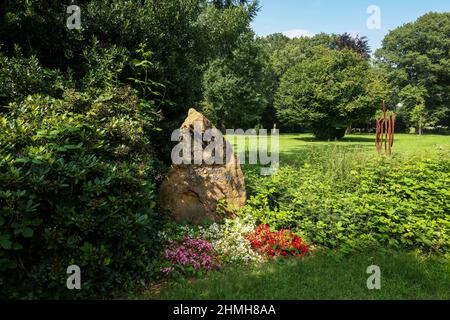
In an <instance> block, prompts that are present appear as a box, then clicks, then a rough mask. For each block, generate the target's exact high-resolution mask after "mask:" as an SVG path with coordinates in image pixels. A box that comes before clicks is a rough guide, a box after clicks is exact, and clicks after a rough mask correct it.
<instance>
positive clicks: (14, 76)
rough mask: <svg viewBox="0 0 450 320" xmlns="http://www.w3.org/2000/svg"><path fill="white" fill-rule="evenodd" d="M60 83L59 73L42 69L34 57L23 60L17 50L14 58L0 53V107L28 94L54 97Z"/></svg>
mask: <svg viewBox="0 0 450 320" xmlns="http://www.w3.org/2000/svg"><path fill="white" fill-rule="evenodd" d="M62 81H63V80H62V76H61V74H60V72H59V71H56V70H50V69H46V68H44V67H42V65H41V64H40V63H39V61H38V60H37V58H36V57H35V56H31V57H30V58H24V57H23V56H22V55H21V54H20V51H18V50H17V51H16V54H15V56H14V57H12V58H8V57H6V56H5V55H3V54H2V53H1V52H0V88H2V90H1V91H0V106H3V105H6V104H8V103H10V102H13V101H20V100H22V99H24V98H25V97H26V96H27V95H29V94H36V93H42V94H53V95H56V94H57V93H58V92H59V91H60V90H59V88H60V87H61V86H62Z"/></svg>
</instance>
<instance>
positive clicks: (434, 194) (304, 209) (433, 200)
mask: <svg viewBox="0 0 450 320" xmlns="http://www.w3.org/2000/svg"><path fill="white" fill-rule="evenodd" d="M330 158H331V160H329V161H330V162H332V161H333V157H330ZM347 158H351V157H350V156H348V155H347ZM339 159H340V158H339V157H334V161H335V167H333V168H332V169H330V170H324V166H323V163H322V164H320V165H309V164H305V165H304V166H302V167H298V168H293V167H283V168H281V169H280V170H279V171H278V173H277V174H276V175H274V176H271V177H269V178H258V179H250V180H248V183H249V189H250V190H251V192H252V195H251V197H250V198H249V200H248V205H247V207H246V208H245V209H244V210H243V211H244V213H246V214H249V215H251V216H253V217H254V218H255V219H256V220H257V221H259V222H262V223H266V224H269V225H271V226H273V227H276V228H293V229H301V230H302V232H303V233H304V235H305V237H306V239H307V240H308V242H311V243H314V244H316V245H322V246H325V247H328V248H341V249H343V250H347V249H349V250H350V249H351V248H354V247H355V246H360V245H364V246H365V245H368V244H378V245H383V246H385V245H386V246H392V247H394V248H413V249H416V248H417V249H420V250H423V251H427V252H435V253H439V254H449V253H450V192H449V190H450V189H449V178H450V161H449V160H448V155H447V156H446V155H443V156H442V157H441V158H440V159H434V160H429V159H425V160H418V159H408V160H405V159H400V158H394V159H389V158H381V159H378V160H373V159H372V160H369V159H366V162H361V163H359V164H354V165H353V166H348V163H352V162H351V161H350V160H349V159H347V161H346V162H343V163H342V164H341V165H338V164H337V163H336V162H337V161H336V160H339ZM344 164H345V166H344ZM331 173H333V175H331ZM339 173H340V174H341V175H342V176H340V177H339V176H338V177H336V175H338V174H339Z"/></svg>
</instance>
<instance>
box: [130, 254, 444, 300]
mask: <svg viewBox="0 0 450 320" xmlns="http://www.w3.org/2000/svg"><path fill="white" fill-rule="evenodd" d="M371 265H377V266H379V267H380V270H381V289H380V290H369V289H368V288H367V284H366V283H367V279H368V277H369V276H370V274H367V273H366V270H367V267H369V266H371ZM139 298H140V299H169V300H185V299H192V300H197V299H200V300H202V299H209V300H215V299H223V300H230V299H242V300H273V299H281V300H297V299H300V300H303V299H304V300H317V299H325V300H336V299H339V300H343V299H354V300H360V299H363V300H375V299H376V300H386V299H393V300H410V299H417V300H420V299H450V261H448V260H444V259H438V258H428V259H425V258H422V257H420V256H417V255H415V254H413V253H398V252H397V253H394V252H374V253H370V254H369V253H367V254H360V255H349V256H345V257H342V258H337V257H329V256H311V257H307V258H303V259H295V258H292V259H279V260H276V261H272V262H268V263H265V264H264V265H262V266H260V267H255V268H251V269H244V270H243V269H241V268H239V269H230V268H229V269H224V270H222V271H220V272H214V273H210V274H209V275H208V276H207V277H205V278H203V279H196V280H182V281H178V282H172V283H171V284H170V285H169V286H168V287H167V288H165V289H163V290H162V291H161V292H157V291H154V290H149V291H147V292H146V293H145V294H143V295H142V296H140V297H139Z"/></svg>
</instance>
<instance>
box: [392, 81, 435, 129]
mask: <svg viewBox="0 0 450 320" xmlns="http://www.w3.org/2000/svg"><path fill="white" fill-rule="evenodd" d="M426 95H427V90H426V89H425V88H424V87H416V86H413V85H407V86H406V87H404V88H403V89H402V90H401V91H400V92H399V97H400V99H401V106H402V107H401V110H400V113H401V115H403V114H404V115H405V118H406V119H407V120H408V121H409V124H410V125H413V126H414V127H415V128H416V133H418V134H419V135H422V132H423V127H425V126H430V125H433V124H434V123H435V122H434V121H433V117H432V116H431V114H430V112H429V111H428V110H427V108H426V107H425V103H426Z"/></svg>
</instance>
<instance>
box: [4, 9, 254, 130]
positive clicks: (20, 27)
mask: <svg viewBox="0 0 450 320" xmlns="http://www.w3.org/2000/svg"><path fill="white" fill-rule="evenodd" d="M68 4H70V1H29V0H17V1H8V2H7V3H6V12H7V13H6V15H5V18H4V19H2V20H1V21H0V39H1V41H2V47H1V49H0V50H1V51H3V52H4V54H5V55H6V56H7V57H11V56H13V54H14V46H15V45H16V44H17V45H18V46H19V47H20V48H21V49H22V52H23V54H24V57H25V58H29V57H31V56H32V55H34V56H35V57H36V58H37V60H38V61H39V63H41V64H42V67H43V68H49V69H59V70H61V71H62V72H67V74H69V75H71V76H73V78H74V80H75V82H76V84H77V85H79V86H81V85H82V84H81V83H79V82H80V81H78V80H80V79H83V78H84V77H85V74H86V73H88V72H89V71H90V70H89V66H88V65H86V64H85V59H84V55H83V52H84V51H89V50H90V49H89V48H90V47H91V46H92V43H93V42H96V43H98V46H99V47H103V48H105V49H107V48H111V47H117V48H123V49H125V51H126V53H127V54H126V56H131V57H132V58H135V57H134V56H133V55H134V53H135V52H136V50H137V49H139V47H140V45H141V44H145V45H146V48H147V50H148V51H151V52H153V56H152V59H153V63H154V68H153V69H152V70H151V73H150V74H149V75H148V76H149V77H150V78H151V79H153V80H154V81H156V82H158V83H162V84H164V85H165V86H166V91H165V92H164V97H165V100H166V101H172V103H171V104H167V105H161V108H162V111H163V113H164V115H165V117H166V119H168V120H173V121H174V122H177V123H178V121H179V119H180V118H181V117H183V116H185V114H186V111H187V109H188V108H189V107H191V106H192V105H194V104H196V103H198V102H199V101H200V100H201V98H202V93H201V81H202V75H203V71H204V70H205V67H206V66H207V64H208V63H209V62H210V61H212V60H214V59H216V58H217V57H219V56H222V55H227V54H229V53H230V52H231V51H232V50H233V49H234V47H235V44H236V41H237V39H238V38H239V37H240V35H241V34H242V33H243V32H245V31H246V30H247V29H248V28H249V23H250V21H251V20H252V18H253V17H254V15H255V14H256V12H257V2H256V1H229V0H224V1H214V3H211V1H209V0H136V1H129V0H79V1H77V2H76V4H77V5H78V6H80V7H81V29H80V30H68V29H67V28H66V27H65V26H66V19H67V17H68V15H66V14H65V12H66V8H67V5H68ZM217 26H220V28H219V27H217ZM93 38H95V39H96V41H93V40H92V39H93ZM131 60H132V59H130V61H131ZM133 70H134V69H133V65H132V64H131V63H129V64H128V65H127V66H125V68H124V69H123V73H122V74H121V75H120V81H121V82H124V83H128V82H129V81H128V80H127V79H128V78H136V75H135V74H134V73H133ZM77 82H78V83H77ZM78 88H80V87H78ZM30 93H32V92H30ZM169 125H170V124H169Z"/></svg>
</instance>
